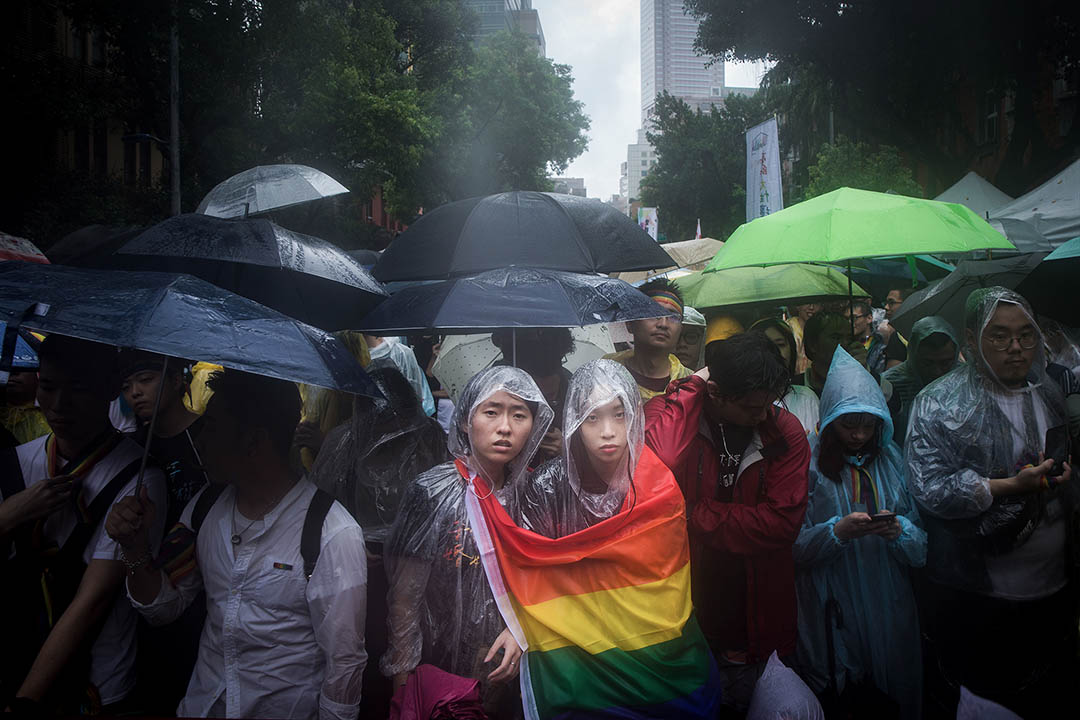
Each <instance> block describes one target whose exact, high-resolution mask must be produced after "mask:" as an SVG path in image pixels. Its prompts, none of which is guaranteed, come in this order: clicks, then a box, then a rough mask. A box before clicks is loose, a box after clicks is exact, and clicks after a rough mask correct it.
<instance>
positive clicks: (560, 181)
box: [548, 177, 589, 197]
mask: <svg viewBox="0 0 1080 720" xmlns="http://www.w3.org/2000/svg"><path fill="white" fill-rule="evenodd" d="M548 180H550V181H551V190H552V192H556V193H560V194H562V195H577V196H578V197H588V196H589V193H588V191H587V190H586V189H585V178H575V177H549V178H548Z"/></svg>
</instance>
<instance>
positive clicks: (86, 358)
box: [37, 335, 120, 395]
mask: <svg viewBox="0 0 1080 720" xmlns="http://www.w3.org/2000/svg"><path fill="white" fill-rule="evenodd" d="M37 354H38V364H39V365H41V364H45V363H48V364H50V365H57V366H59V367H61V368H63V369H64V370H66V371H67V372H70V373H72V374H74V375H77V376H79V377H83V378H86V377H93V378H95V379H98V380H100V381H101V382H102V383H103V387H104V388H105V389H107V390H108V391H109V392H110V393H112V394H113V395H116V394H117V393H119V386H120V378H119V372H118V364H117V354H116V348H115V347H113V346H112V345H104V344H102V343H99V342H94V341H92V340H83V339H81V338H74V337H68V336H67V335H49V336H48V337H46V338H45V339H44V340H43V341H42V342H41V346H40V347H39V348H38V351H37Z"/></svg>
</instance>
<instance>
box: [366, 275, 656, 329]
mask: <svg viewBox="0 0 1080 720" xmlns="http://www.w3.org/2000/svg"><path fill="white" fill-rule="evenodd" d="M670 314H671V313H670V311H668V310H666V309H664V308H663V307H662V306H661V305H659V304H658V303H656V302H653V300H652V299H650V298H649V297H648V296H646V295H645V294H643V293H642V292H641V291H639V290H637V289H636V288H634V287H631V286H630V285H627V284H626V283H625V282H623V281H622V280H616V279H614V278H608V277H602V276H597V275H581V274H578V273H566V272H558V271H555V270H537V269H534V268H503V269H501V270H492V271H491V272H486V273H481V274H479V275H476V276H474V277H468V278H458V279H456V280H446V281H444V282H437V283H429V284H425V285H414V286H413V287H409V288H405V289H404V290H402V291H400V292H398V293H397V294H395V295H394V296H393V297H391V298H390V299H389V300H387V301H386V302H384V303H383V304H382V305H380V306H379V307H377V308H375V310H374V311H373V312H372V313H371V314H370V315H369V316H368V317H367V318H365V320H364V322H363V323H361V324H360V326H359V329H361V330H363V331H365V332H371V333H374V334H376V335H389V334H394V333H405V332H413V331H419V330H441V331H443V332H449V333H463V332H464V333H468V332H475V331H477V330H481V329H484V328H492V329H493V328H526V327H529V328H535V327H581V326H583V325H592V324H594V323H601V322H625V321H627V320H639V319H642V318H650V317H661V316H664V315H670Z"/></svg>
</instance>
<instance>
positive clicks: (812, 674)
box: [794, 348, 926, 718]
mask: <svg viewBox="0 0 1080 720" xmlns="http://www.w3.org/2000/svg"><path fill="white" fill-rule="evenodd" d="M848 413H870V414H872V415H875V416H876V417H878V418H880V419H881V433H880V435H879V436H878V438H879V443H880V450H879V451H878V453H877V454H876V455H874V456H873V459H872V460H870V461H869V462H868V463H867V464H865V465H864V466H863V467H864V469H865V470H866V471H867V472H868V473H869V475H870V478H871V479H872V482H873V485H874V489H875V491H876V492H875V496H876V498H877V506H878V511H879V512H882V511H885V510H890V511H892V512H895V513H896V515H897V519H898V521H899V523H900V527H901V534H900V536H899V537H898V538H896V539H895V540H886V539H885V538H882V537H880V536H877V535H867V536H864V537H860V538H855V539H852V540H847V541H843V540H840V539H839V538H837V537H836V534H835V533H834V532H833V526H835V525H836V523H837V522H838V521H839V520H840V519H841V518H843V517H844V516H846V515H848V514H850V513H853V512H868V508H867V504H866V503H865V502H855V501H854V500H853V496H854V492H853V483H852V481H853V478H855V483H856V485H857V484H858V479H857V478H858V475H857V471H856V469H855V467H854V466H853V465H852V464H851V462H852V461H854V459H852V460H851V461H849V462H848V463H845V464H844V466H843V469H842V470H841V473H840V479H841V481H840V482H837V481H835V480H833V479H832V478H830V477H828V476H826V475H824V474H823V473H822V472H821V471H820V470H819V469H818V458H819V453H820V450H821V435H820V434H819V435H815V436H814V437H812V438H811V443H810V446H811V451H812V454H813V457H812V459H811V461H810V472H809V500H808V502H807V506H806V516H805V517H804V519H803V528H802V530H801V531H800V532H799V537H798V539H797V540H796V541H795V548H794V554H795V567H796V571H795V581H796V588H797V591H798V598H799V642H798V649H797V654H798V661H799V666H800V667H801V669H802V672H803V677H804V678H805V679H806V682H807V684H809V685H810V687H811V688H813V689H814V690H815V691H817V692H821V691H822V690H823V689H825V688H826V686H827V685H828V683H829V677H828V675H829V656H828V641H827V633H828V629H827V628H826V625H825V618H826V613H825V608H826V604H827V603H830V600H834V601H835V602H836V603H837V604H838V605H839V613H838V616H839V619H840V622H839V623H837V622H835V621H834V627H833V629H832V634H833V642H834V647H835V665H836V678H835V680H836V685H837V688H838V690H840V691H841V692H842V691H843V688H844V686H845V684H846V683H847V682H855V681H857V680H860V679H863V678H868V679H869V680H871V681H872V682H873V683H874V685H876V686H877V687H878V688H879V689H881V690H882V691H883V692H885V693H887V694H888V695H889V696H890V697H891V698H892V699H893V700H895V701H896V702H897V703H899V704H900V707H901V710H902V714H901V716H902V717H904V718H914V717H918V716H919V707H920V703H921V702H922V663H921V662H920V656H921V651H920V643H919V619H918V613H917V610H916V607H915V597H914V595H913V594H912V590H911V584H910V582H909V580H908V568H909V567H921V566H922V565H923V564H924V563H925V561H926V534H925V533H924V532H923V531H922V529H921V528H920V527H919V515H918V512H917V510H916V509H915V503H914V502H913V501H912V499H911V496H910V495H909V494H908V491H907V489H906V487H905V485H904V471H903V460H902V458H901V454H900V449H899V448H898V447H897V446H896V444H895V443H894V442H893V440H892V435H893V426H892V418H891V417H890V415H889V409H888V406H887V405H886V404H885V398H884V396H883V395H882V394H881V388H880V386H879V385H878V383H877V382H875V381H874V378H873V377H872V376H871V375H870V373H869V372H867V371H866V369H865V368H863V367H862V366H861V365H860V364H859V363H858V362H857V361H856V360H855V359H854V358H852V357H851V356H850V355H849V354H848V353H847V352H845V351H844V349H843V348H837V350H836V353H835V354H834V355H833V360H832V365H831V366H830V368H829V375H828V379H827V380H826V382H825V387H824V389H823V390H822V393H821V432H824V431H825V429H826V428H828V427H829V425H830V424H831V423H832V422H833V421H835V420H836V419H837V418H838V417H840V416H841V415H846V414H848ZM830 604H831V603H830ZM837 624H839V625H841V627H839V628H838V627H836V625H837Z"/></svg>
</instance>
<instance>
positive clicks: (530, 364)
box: [491, 328, 575, 375]
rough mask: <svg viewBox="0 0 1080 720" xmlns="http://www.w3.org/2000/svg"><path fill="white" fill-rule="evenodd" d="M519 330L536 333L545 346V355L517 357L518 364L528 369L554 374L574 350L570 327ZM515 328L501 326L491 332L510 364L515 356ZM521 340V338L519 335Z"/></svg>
mask: <svg viewBox="0 0 1080 720" xmlns="http://www.w3.org/2000/svg"><path fill="white" fill-rule="evenodd" d="M517 330H518V332H521V333H525V332H528V333H530V334H534V335H535V336H536V339H537V343H538V344H539V345H540V347H542V348H543V351H544V356H543V357H538V356H532V355H530V356H525V355H519V356H518V357H517V365H518V367H520V368H523V369H525V370H526V371H535V372H536V373H537V374H539V375H553V374H555V373H557V372H558V371H559V368H561V367H562V364H563V363H564V362H565V361H566V357H567V356H568V355H570V353H572V352H574V348H575V345H574V336H573V335H571V334H570V328H517ZM513 332H514V329H513V328H499V329H497V330H495V331H494V332H493V333H491V342H492V344H493V345H494V346H495V347H497V348H499V350H501V351H502V354H503V360H504V361H505V362H506V364H510V363H511V361H512V360H513V358H512V357H511V355H512V354H513V346H514V341H513ZM518 341H519V342H521V338H520V336H519V340H518Z"/></svg>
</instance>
